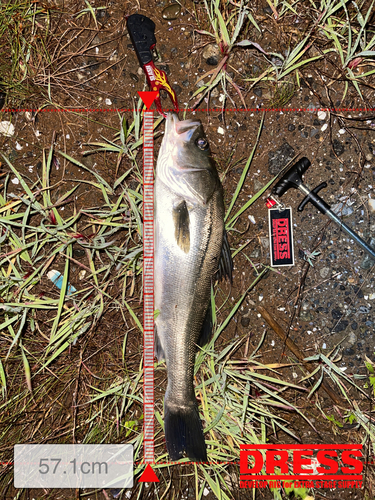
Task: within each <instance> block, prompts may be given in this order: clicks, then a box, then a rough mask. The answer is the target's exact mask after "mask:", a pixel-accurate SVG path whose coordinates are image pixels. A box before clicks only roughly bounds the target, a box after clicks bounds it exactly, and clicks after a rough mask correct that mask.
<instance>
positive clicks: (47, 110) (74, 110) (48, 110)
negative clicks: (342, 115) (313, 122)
mask: <svg viewBox="0 0 375 500" xmlns="http://www.w3.org/2000/svg"><path fill="white" fill-rule="evenodd" d="M26 111H27V112H29V113H36V112H38V113H52V112H55V113H77V112H88V113H96V112H101V113H114V112H115V113H117V112H125V111H128V112H134V111H136V112H142V111H143V110H142V109H137V108H109V109H104V108H98V109H94V108H71V109H66V108H61V109H58V108H45V109H33V108H22V109H21V108H16V109H13V108H4V109H0V112H1V113H24V112H26ZM172 111H176V110H175V109H167V108H163V112H172ZM177 111H185V112H202V113H207V112H208V111H213V112H224V111H226V112H247V113H249V112H250V113H251V112H253V113H254V112H255V113H259V112H264V111H266V112H267V111H274V112H280V111H282V112H284V113H285V112H297V111H299V112H300V111H304V112H309V113H312V112H316V111H331V112H332V111H333V112H343V111H345V112H346V111H366V112H367V111H375V108H198V109H192V108H181V109H178V110H177ZM143 113H146V111H143Z"/></svg>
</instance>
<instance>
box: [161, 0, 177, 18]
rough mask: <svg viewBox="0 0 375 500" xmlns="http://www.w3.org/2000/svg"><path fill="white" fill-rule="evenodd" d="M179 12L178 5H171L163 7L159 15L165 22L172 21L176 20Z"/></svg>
mask: <svg viewBox="0 0 375 500" xmlns="http://www.w3.org/2000/svg"><path fill="white" fill-rule="evenodd" d="M180 12H181V7H180V5H179V4H178V3H172V4H171V5H168V6H167V7H165V9H163V11H162V13H161V15H162V17H163V19H166V20H167V21H173V20H174V19H177V18H178V16H179V15H180Z"/></svg>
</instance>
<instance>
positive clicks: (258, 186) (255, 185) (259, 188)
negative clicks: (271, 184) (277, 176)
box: [254, 179, 264, 193]
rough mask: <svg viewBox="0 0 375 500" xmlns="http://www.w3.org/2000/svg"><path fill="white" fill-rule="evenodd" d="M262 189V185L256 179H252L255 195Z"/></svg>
mask: <svg viewBox="0 0 375 500" xmlns="http://www.w3.org/2000/svg"><path fill="white" fill-rule="evenodd" d="M263 187H264V184H263V183H262V182H260V181H259V180H258V179H254V191H255V192H256V193H257V192H258V191H260V190H261V189H262V188H263Z"/></svg>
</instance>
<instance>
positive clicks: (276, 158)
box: [268, 142, 295, 175]
mask: <svg viewBox="0 0 375 500" xmlns="http://www.w3.org/2000/svg"><path fill="white" fill-rule="evenodd" d="M294 153H295V151H294V149H293V148H292V146H290V145H289V144H288V143H287V142H284V144H283V145H282V146H281V147H280V148H279V149H277V150H276V151H273V152H269V153H268V158H269V163H268V171H269V173H270V174H272V175H276V174H278V173H279V172H280V170H281V169H282V168H283V167H285V165H286V164H287V163H288V162H290V160H292V159H293V157H294Z"/></svg>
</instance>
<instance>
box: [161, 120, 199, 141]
mask: <svg viewBox="0 0 375 500" xmlns="http://www.w3.org/2000/svg"><path fill="white" fill-rule="evenodd" d="M201 125H202V122H201V121H200V120H192V119H188V120H182V121H180V120H179V118H178V116H177V115H176V114H175V113H168V114H167V119H166V130H165V134H166V135H167V134H169V133H171V132H173V133H175V134H177V135H180V136H184V139H185V140H186V141H188V140H189V139H190V138H191V136H192V135H193V133H194V131H195V130H196V129H197V127H200V126H201Z"/></svg>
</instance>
